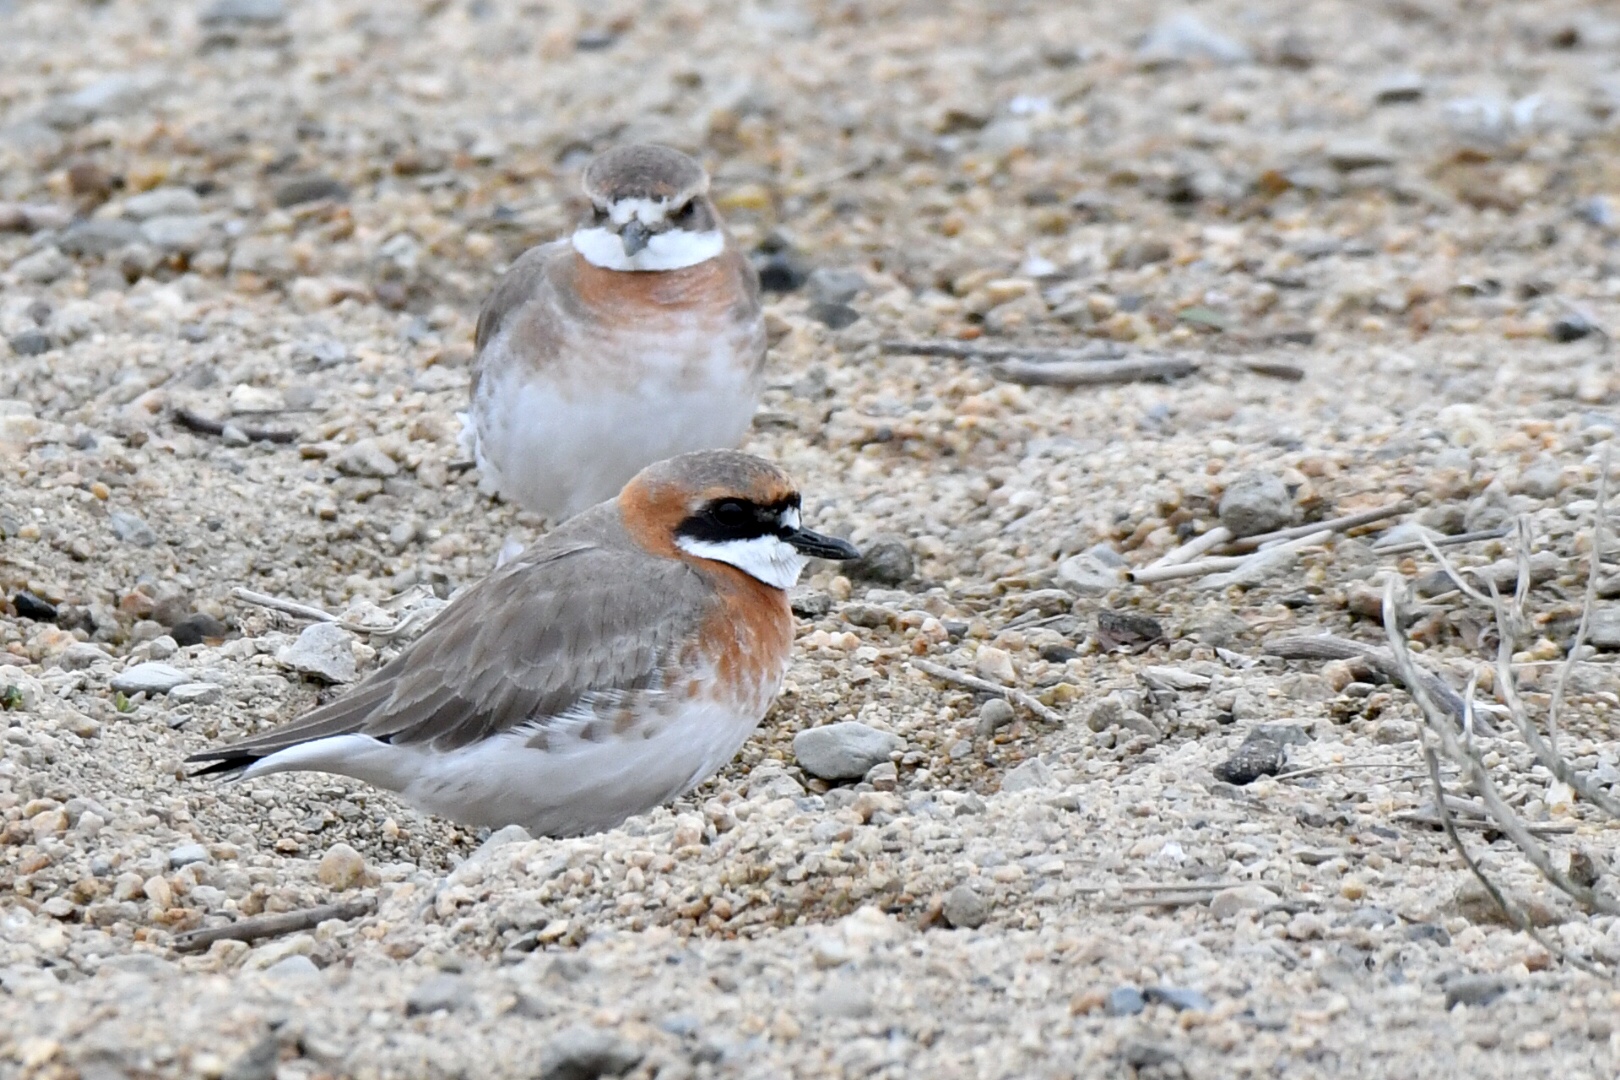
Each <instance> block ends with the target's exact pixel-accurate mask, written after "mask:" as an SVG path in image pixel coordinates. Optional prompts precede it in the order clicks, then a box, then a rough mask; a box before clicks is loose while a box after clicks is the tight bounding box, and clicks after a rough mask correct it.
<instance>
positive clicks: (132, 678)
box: [109, 661, 192, 694]
mask: <svg viewBox="0 0 1620 1080" xmlns="http://www.w3.org/2000/svg"><path fill="white" fill-rule="evenodd" d="M191 681H192V677H191V676H190V675H188V674H186V673H185V672H184V671H181V670H180V669H179V668H177V667H175V666H173V665H172V664H161V663H157V662H156V661H151V662H148V663H145V664H136V665H135V666H134V667H128V668H125V669H124V670H123V671H121V672H119V673H118V674H117V675H114V676H113V678H112V682H111V683H109V685H110V686H111V687H112V688H113V689H114V690H117V691H118V692H119V693H121V694H167V693H168V692H169V691H170V690H173V689H174V688H175V687H177V686H183V685H185V684H186V683H188V682H191Z"/></svg>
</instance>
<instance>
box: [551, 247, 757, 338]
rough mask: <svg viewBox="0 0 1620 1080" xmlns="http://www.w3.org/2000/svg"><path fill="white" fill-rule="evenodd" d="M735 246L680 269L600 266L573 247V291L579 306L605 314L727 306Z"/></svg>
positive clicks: (737, 282) (733, 291)
mask: <svg viewBox="0 0 1620 1080" xmlns="http://www.w3.org/2000/svg"><path fill="white" fill-rule="evenodd" d="M740 257H741V256H739V255H738V254H737V253H736V251H735V250H734V249H733V248H732V247H731V246H730V245H727V247H726V250H725V251H723V252H721V253H720V254H719V255H718V256H716V257H715V258H713V259H710V260H708V261H707V262H701V263H698V264H697V265H696V266H688V267H684V268H682V269H680V270H651V271H634V270H604V269H603V268H602V267H600V266H594V265H592V264H591V263H590V262H587V261H586V259H585V256H583V255H581V254H579V252H577V251H576V252H575V253H574V260H573V266H572V275H573V278H574V282H573V284H574V289H573V293H574V295H575V296H576V297H577V298H578V300H579V303H580V305H581V306H582V307H584V308H586V309H587V310H589V311H591V312H592V313H594V314H596V315H597V316H598V317H600V318H603V319H605V320H611V319H612V318H613V317H614V316H615V314H617V313H622V312H623V311H624V310H625V309H626V308H633V309H640V310H641V311H642V312H643V313H644V314H645V313H647V312H657V311H667V312H668V313H670V314H685V313H688V312H690V311H692V310H694V309H696V310H699V311H706V310H713V311H716V312H724V311H729V310H730V308H731V307H732V305H733V304H735V303H736V302H737V300H738V294H739V291H740V289H741V280H742V279H741V278H740V277H739V275H738V270H737V266H736V260H737V259H738V258H740Z"/></svg>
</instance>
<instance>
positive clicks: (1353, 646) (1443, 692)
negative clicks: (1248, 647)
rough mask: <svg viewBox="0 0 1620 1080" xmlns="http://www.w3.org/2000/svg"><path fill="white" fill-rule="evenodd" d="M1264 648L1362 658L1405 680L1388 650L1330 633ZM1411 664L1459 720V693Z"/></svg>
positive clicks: (1309, 656) (1292, 656)
mask: <svg viewBox="0 0 1620 1080" xmlns="http://www.w3.org/2000/svg"><path fill="white" fill-rule="evenodd" d="M1385 603H1388V601H1387V600H1386V601H1385ZM1386 610H1387V609H1386ZM1265 651H1266V652H1267V653H1269V654H1270V655H1272V656H1280V657H1282V658H1283V659H1284V660H1365V661H1366V662H1367V664H1368V666H1370V667H1372V668H1373V669H1374V670H1375V671H1377V672H1378V673H1379V674H1380V675H1382V676H1384V677H1385V678H1386V679H1392V680H1394V681H1395V682H1398V683H1403V684H1404V683H1405V682H1406V673H1405V672H1403V671H1402V670H1401V666H1400V665H1399V664H1398V663H1396V662H1395V660H1394V658H1393V657H1391V656H1390V654H1389V653H1387V652H1385V651H1384V650H1383V649H1380V648H1377V647H1376V646H1373V645H1364V644H1362V643H1361V642H1359V641H1351V640H1349V639H1348V638H1340V637H1333V636H1331V635H1329V634H1312V635H1306V636H1300V637H1281V638H1275V639H1273V640H1271V641H1268V642H1266V644H1265ZM1412 667H1413V670H1414V672H1415V677H1416V678H1418V679H1419V680H1421V682H1422V684H1423V687H1424V689H1425V690H1426V691H1427V692H1428V693H1429V695H1430V696H1431V698H1433V699H1435V700H1438V701H1439V702H1440V703H1441V704H1442V706H1443V707H1444V708H1445V710H1446V711H1447V712H1449V713H1450V714H1451V715H1452V716H1453V717H1455V718H1456V720H1457V722H1458V723H1462V722H1463V719H1464V717H1465V716H1466V715H1467V711H1468V707H1467V704H1466V703H1465V702H1464V701H1463V699H1462V696H1461V695H1459V694H1458V693H1457V691H1455V690H1453V689H1452V688H1451V687H1450V686H1448V685H1447V684H1446V682H1445V680H1444V679H1442V678H1440V676H1438V675H1435V674H1434V673H1432V672H1429V671H1424V670H1423V669H1422V668H1419V667H1417V666H1416V665H1415V664H1414V665H1412Z"/></svg>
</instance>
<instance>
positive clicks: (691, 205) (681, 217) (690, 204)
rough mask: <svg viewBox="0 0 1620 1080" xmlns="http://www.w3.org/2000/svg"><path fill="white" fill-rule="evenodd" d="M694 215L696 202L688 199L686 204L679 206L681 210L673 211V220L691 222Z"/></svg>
mask: <svg viewBox="0 0 1620 1080" xmlns="http://www.w3.org/2000/svg"><path fill="white" fill-rule="evenodd" d="M695 213H697V200H695V199H688V200H687V201H686V202H684V203H682V204H681V208H680V209H679V210H677V211H675V220H676V221H691V220H692V215H693V214H695Z"/></svg>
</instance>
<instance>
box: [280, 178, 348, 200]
mask: <svg viewBox="0 0 1620 1080" xmlns="http://www.w3.org/2000/svg"><path fill="white" fill-rule="evenodd" d="M348 198H349V187H348V185H347V184H345V183H343V182H342V181H341V180H335V179H333V178H332V177H330V176H299V177H294V178H293V179H291V180H288V181H286V182H285V183H283V184H281V185H280V186H279V187H277V188H276V194H275V200H276V205H277V206H280V207H282V208H286V207H289V206H298V205H300V204H302V203H307V202H316V201H318V200H320V199H333V200H335V201H337V202H346V201H348Z"/></svg>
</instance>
